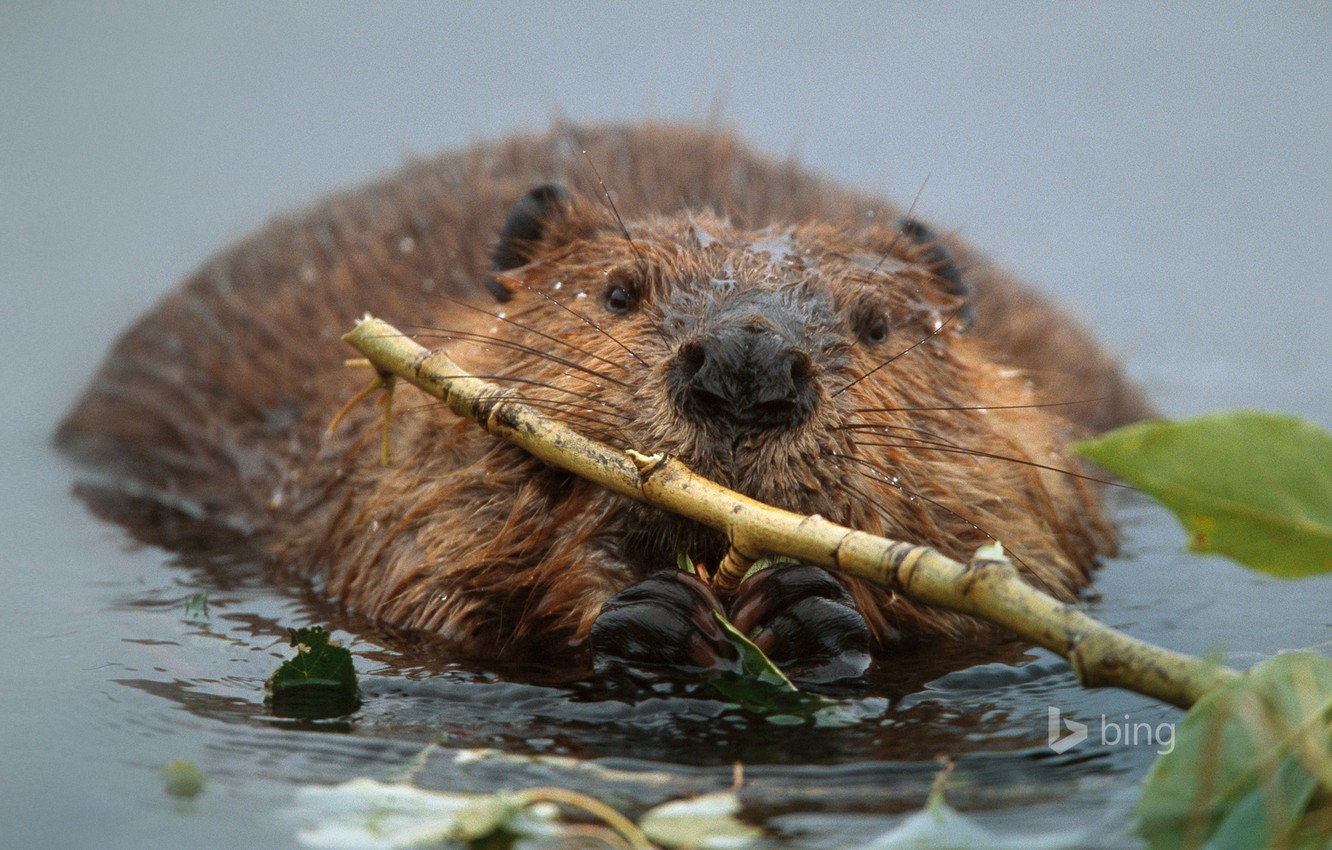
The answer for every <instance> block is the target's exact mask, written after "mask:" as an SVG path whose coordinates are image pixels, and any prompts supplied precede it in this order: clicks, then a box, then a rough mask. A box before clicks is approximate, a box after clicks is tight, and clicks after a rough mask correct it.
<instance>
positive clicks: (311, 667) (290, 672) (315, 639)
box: [264, 626, 360, 720]
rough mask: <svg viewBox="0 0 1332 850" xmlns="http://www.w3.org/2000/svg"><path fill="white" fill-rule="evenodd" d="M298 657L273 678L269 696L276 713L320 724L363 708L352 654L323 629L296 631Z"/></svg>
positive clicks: (293, 638) (267, 689)
mask: <svg viewBox="0 0 1332 850" xmlns="http://www.w3.org/2000/svg"><path fill="white" fill-rule="evenodd" d="M291 645H292V646H294V647H296V657H295V658H289V659H287V660H286V661H284V662H282V666H281V667H279V668H278V669H277V672H275V673H274V674H273V675H272V676H271V677H269V679H268V682H267V684H266V685H265V688H264V690H265V695H266V697H267V699H268V701H269V702H270V704H271V705H272V706H273V709H274V711H275V712H276V713H278V714H281V715H283V716H286V717H299V718H302V719H306V720H319V719H323V718H328V717H341V716H342V715H345V714H350V713H352V712H353V711H355V710H356V709H357V707H358V706H359V705H360V697H359V694H358V690H357V686H356V668H355V666H354V665H353V664H352V656H351V652H349V651H348V650H347V649H346V648H344V647H341V646H338V645H337V644H335V643H333V642H331V641H330V640H329V635H328V632H325V631H324V630H323V629H322V628H320V627H319V626H314V627H312V628H308V629H292V630H291Z"/></svg>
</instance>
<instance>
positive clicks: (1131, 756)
mask: <svg viewBox="0 0 1332 850" xmlns="http://www.w3.org/2000/svg"><path fill="white" fill-rule="evenodd" d="M80 495H81V496H82V497H83V498H84V499H85V501H86V502H87V503H88V504H89V506H90V507H91V508H92V509H93V510H94V512H96V513H97V514H98V515H99V516H102V517H103V518H106V519H110V520H113V521H115V522H117V523H118V524H120V525H122V526H123V527H125V528H126V529H127V531H128V532H129V533H130V535H131V536H132V537H133V538H134V539H135V540H136V541H138V542H139V543H141V544H144V545H149V546H159V547H170V548H171V549H172V550H173V552H174V554H172V555H171V556H170V558H169V561H168V563H169V564H170V565H171V567H172V569H171V571H170V573H169V578H170V580H169V581H167V582H164V583H163V584H160V585H158V586H154V587H137V588H125V587H124V586H123V585H122V586H119V587H117V588H116V592H115V593H114V595H113V599H112V600H111V602H110V606H109V607H110V608H111V609H112V610H113V611H119V612H122V613H123V614H124V615H125V616H127V617H129V618H132V622H133V629H134V632H135V633H134V634H131V635H127V636H125V638H124V641H125V643H124V644H123V645H124V646H126V647H127V649H126V653H127V654H129V655H133V656H135V660H134V661H133V662H128V663H126V665H125V666H126V667H127V669H130V670H134V671H136V675H131V676H125V677H123V678H118V679H115V680H113V681H114V682H115V683H116V684H117V685H119V686H123V687H127V688H129V689H132V690H133V691H135V692H138V693H141V694H145V695H148V696H149V697H150V698H151V699H150V705H155V707H152V708H150V709H149V710H147V711H143V712H141V713H140V716H139V721H140V722H142V723H148V724H152V725H154V726H155V727H157V728H158V730H159V731H162V732H164V733H165V732H167V731H168V730H170V729H171V728H172V727H177V728H181V727H198V726H199V725H200V724H201V723H202V724H203V726H202V729H203V734H204V736H205V739H206V742H207V743H206V747H207V752H208V754H209V757H210V764H209V771H210V782H213V783H215V784H216V783H222V784H225V783H226V782H228V781H232V782H235V783H239V784H248V783H251V782H254V781H267V782H274V783H278V784H279V785H281V786H285V787H293V786H297V785H302V784H309V783H336V782H340V781H344V780H347V779H350V778H354V777H357V776H370V777H374V778H379V779H392V778H394V777H396V776H399V775H401V773H402V772H403V771H405V770H406V769H407V767H408V766H409V765H412V764H413V763H414V760H415V759H417V757H418V756H420V755H421V754H422V752H423V750H424V748H426V747H427V746H435V747H436V749H434V750H432V752H431V754H430V755H429V757H428V758H425V759H424V765H423V766H421V767H420V768H419V770H418V771H417V772H416V774H415V777H416V779H415V781H416V782H417V784H419V785H421V786H422V787H427V788H436V789H441V790H458V791H485V790H499V789H503V788H518V787H531V786H537V785H552V784H553V785H560V786H563V787H569V788H575V789H577V790H581V791H584V792H586V793H589V794H592V795H594V796H598V797H600V798H602V799H605V800H607V801H610V802H613V803H614V804H615V805H617V806H619V807H621V808H624V809H625V810H627V811H630V812H632V811H635V810H639V809H641V808H643V807H646V806H650V805H655V804H657V803H660V802H663V801H665V800H667V799H672V798H677V797H680V796H682V795H689V794H696V793H702V792H706V791H715V790H720V789H724V788H726V787H729V786H730V785H731V783H732V781H733V774H734V770H735V767H734V766H735V764H736V763H741V764H743V765H744V778H745V780H744V785H743V789H742V791H741V799H742V801H743V802H744V804H745V807H746V816H747V817H748V818H750V819H751V820H754V821H756V822H759V823H763V824H765V825H767V826H768V827H769V828H770V829H777V830H778V831H779V833H780V831H781V830H782V829H783V827H782V825H783V824H786V825H787V826H786V827H785V829H786V830H789V832H787V833H781V834H782V837H785V838H788V839H790V840H791V842H792V843H793V844H795V845H799V846H820V845H821V844H828V843H836V842H841V841H844V840H845V839H846V838H847V837H848V835H851V834H854V833H855V832H856V830H857V829H859V828H863V830H864V831H865V833H866V835H867V836H868V835H872V834H874V833H876V832H880V831H883V829H885V828H886V827H887V826H888V825H889V824H890V823H891V822H892V821H891V819H889V816H893V815H899V814H901V813H904V812H908V811H912V810H915V809H917V808H919V806H920V805H921V804H922V802H923V801H924V799H925V796H926V794H927V793H928V790H929V786H930V783H931V781H932V779H933V777H934V776H935V774H936V772H937V771H938V769H939V763H938V762H937V760H936V759H937V757H939V756H947V757H949V758H951V759H953V760H954V762H955V764H956V770H955V774H954V780H953V784H952V786H951V790H950V792H949V800H950V802H951V803H952V804H953V805H954V806H955V807H958V808H962V809H969V810H972V811H982V812H984V811H994V812H996V813H1003V812H1010V811H1013V810H1014V809H1015V808H1017V809H1023V808H1031V807H1033V806H1049V805H1058V806H1059V807H1060V810H1061V811H1063V812H1067V811H1069V810H1086V811H1088V812H1091V813H1092V814H1090V815H1089V817H1095V818H1099V817H1102V816H1103V815H1104V812H1105V809H1104V806H1103V800H1102V799H1101V796H1102V794H1101V789H1103V788H1104V787H1107V785H1112V786H1115V787H1118V786H1122V785H1123V784H1124V783H1123V781H1120V780H1113V779H1111V778H1112V777H1114V776H1115V775H1117V774H1119V773H1124V772H1128V773H1130V774H1137V773H1141V771H1142V770H1144V769H1145V766H1146V764H1147V763H1148V761H1149V760H1150V757H1151V754H1150V753H1136V752H1132V751H1129V750H1126V749H1124V748H1120V749H1119V750H1112V749H1109V748H1106V747H1098V746H1095V745H1094V742H1089V744H1088V745H1087V746H1085V747H1082V748H1079V749H1076V750H1073V751H1070V752H1069V753H1066V754H1064V755H1062V756H1056V755H1055V754H1054V753H1053V752H1051V751H1050V750H1049V749H1048V748H1047V747H1046V745H1045V744H1046V741H1045V735H1046V721H1045V712H1046V710H1047V706H1049V705H1058V706H1059V707H1060V708H1061V710H1065V711H1070V712H1072V713H1073V714H1074V715H1077V714H1079V712H1080V713H1081V714H1082V715H1083V716H1084V717H1085V716H1088V715H1091V714H1092V713H1093V712H1094V711H1095V710H1097V705H1096V703H1095V702H1093V701H1092V700H1091V699H1089V697H1088V696H1087V694H1088V692H1085V691H1081V690H1080V689H1078V688H1077V686H1076V683H1075V682H1074V681H1073V679H1072V676H1071V674H1070V672H1069V671H1068V668H1067V665H1065V664H1064V663H1063V662H1062V661H1061V660H1059V659H1057V658H1053V657H1052V656H1050V655H1049V654H1047V653H1043V652H1033V651H1029V650H1027V649H1026V648H1025V647H1023V646H1021V645H1019V644H1016V643H1007V644H1000V645H998V646H995V647H989V648H987V649H985V650H984V651H980V650H978V649H976V648H974V647H972V648H965V649H957V648H937V647H931V648H924V649H917V650H915V651H913V652H906V653H903V655H902V656H901V657H900V658H899V659H898V660H897V663H895V664H894V665H892V666H891V668H885V669H876V670H875V671H873V673H872V675H871V676H870V678H869V680H868V682H867V683H866V686H865V687H863V688H860V689H857V690H856V691H855V692H853V693H847V694H841V695H839V701H840V704H841V705H842V707H843V708H844V710H845V713H846V714H847V715H849V716H850V717H852V718H853V719H854V722H852V723H850V724H849V725H845V726H839V727H824V726H818V725H813V724H810V723H806V724H805V725H803V726H797V727H791V726H783V725H778V724H774V723H772V722H769V721H767V720H765V719H763V718H760V717H757V716H754V715H751V714H748V713H746V712H744V711H742V710H740V709H739V708H737V707H735V706H733V705H729V704H728V703H726V702H725V701H723V700H722V699H721V698H719V697H718V696H717V695H716V694H715V693H714V692H712V691H711V690H710V689H709V688H708V687H707V686H706V685H704V684H700V683H693V684H683V683H667V682H660V683H655V684H653V685H650V686H645V685H641V684H640V685H633V686H629V685H626V684H625V683H623V682H612V681H606V680H595V679H592V680H584V679H571V678H569V677H568V676H567V675H565V676H563V677H561V676H560V675H559V674H552V673H551V672H550V671H543V670H532V669H522V668H500V669H478V668H476V667H472V666H469V665H467V664H465V663H459V662H450V661H446V660H443V659H442V657H441V656H442V655H444V653H443V652H441V649H440V647H439V645H438V644H437V643H432V642H429V641H422V640H421V639H420V638H418V637H413V636H411V635H404V634H401V633H396V632H390V631H385V630H384V629H382V628H379V627H377V626H376V625H375V624H374V623H371V622H368V621H365V620H363V619H360V618H357V617H356V616H355V615H352V614H349V613H347V612H346V611H343V610H341V609H339V608H338V607H336V606H333V605H330V604H329V603H327V602H326V601H324V600H322V599H321V598H319V597H318V595H317V594H316V593H315V592H314V591H313V590H312V589H311V588H310V587H309V586H307V585H305V584H303V583H299V582H295V581H292V580H290V579H289V578H287V577H285V576H283V575H281V574H278V573H275V572H274V571H273V570H271V569H269V568H267V567H265V566H264V565H263V564H261V563H260V562H258V560H257V559H256V558H255V557H254V556H253V554H252V553H250V552H248V551H247V550H246V548H245V546H244V541H243V538H240V537H238V536H237V535H236V534H234V533H232V532H228V531H226V530H219V529H216V528H212V527H208V526H205V525H202V524H200V523H197V522H194V521H192V520H191V519H190V518H189V517H188V516H185V515H183V514H179V513H174V512H165V513H164V512H163V509H162V508H161V507H160V506H157V505H155V504H151V503H143V504H139V503H135V502H134V500H131V499H125V498H124V497H123V496H120V495H119V494H113V493H111V492H109V491H105V490H97V489H95V488H89V487H85V488H82V489H81V491H80ZM199 594H206V598H207V613H206V614H205V613H204V612H203V610H202V608H201V606H200V605H199V604H198V600H197V598H196V597H197V596H198V595H199ZM191 599H195V600H196V601H195V603H194V604H192V605H190V606H189V607H187V605H186V603H187V601H188V600H191ZM311 623H317V624H322V625H324V626H325V627H326V628H328V629H329V630H330V631H333V632H335V633H336V634H337V636H338V638H339V639H340V640H342V641H343V642H344V644H346V645H348V646H349V648H350V649H351V650H352V652H353V654H354V656H355V658H356V663H357V668H358V673H359V675H360V681H361V696H362V703H361V707H360V709H359V710H358V711H357V712H356V713H354V714H353V715H351V716H349V717H345V718H339V719H336V720H333V721H320V722H296V721H290V720H284V719H282V718H278V717H275V716H273V715H272V714H271V712H269V710H268V709H267V708H266V707H265V705H264V702H263V683H264V681H265V679H266V678H267V677H268V676H269V675H270V674H271V673H272V672H273V671H274V670H275V669H276V668H277V666H278V665H279V664H280V663H281V660H282V658H283V657H285V655H286V654H288V652H289V649H288V647H287V629H288V627H292V626H301V625H306V624H311ZM172 708H174V709H183V712H176V711H172V710H170V709H172ZM164 709H166V710H164ZM848 818H851V820H848ZM856 818H861V820H856ZM853 824H860V827H854V826H851V825H853ZM1026 826H1027V827H1028V831H1029V829H1030V824H1027V825H1026ZM1057 826H1059V824H1054V823H1052V824H1051V827H1052V828H1054V827H1057ZM1117 841H1119V839H1118V838H1115V839H1113V840H1112V841H1111V842H1110V843H1111V844H1114V843H1115V842H1117Z"/></svg>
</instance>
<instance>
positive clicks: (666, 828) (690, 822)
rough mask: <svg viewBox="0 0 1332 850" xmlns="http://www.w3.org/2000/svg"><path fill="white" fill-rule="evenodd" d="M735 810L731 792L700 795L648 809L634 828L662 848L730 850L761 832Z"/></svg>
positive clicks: (761, 831) (746, 842) (751, 840)
mask: <svg viewBox="0 0 1332 850" xmlns="http://www.w3.org/2000/svg"><path fill="white" fill-rule="evenodd" d="M739 811H740V801H739V799H737V797H736V796H735V794H733V793H731V792H718V793H715V794H703V795H701V796H698V797H694V798H692V799H688V800H672V801H671V802H669V803H663V804H661V805H660V806H657V807H655V808H652V809H649V810H648V811H647V813H646V814H644V815H643V818H642V820H640V821H639V822H638V827H639V829H641V830H643V834H644V835H646V836H647V837H648V838H649V839H651V840H652V841H654V842H655V843H657V844H659V845H661V846H662V847H687V848H693V850H730V848H740V847H748V846H749V845H751V844H753V843H754V841H755V840H756V839H757V838H758V837H759V836H761V835H762V834H763V830H761V829H759V828H758V827H756V826H753V825H751V824H747V823H745V822H744V821H742V820H740V819H738V818H737V817H736V814H738V813H739Z"/></svg>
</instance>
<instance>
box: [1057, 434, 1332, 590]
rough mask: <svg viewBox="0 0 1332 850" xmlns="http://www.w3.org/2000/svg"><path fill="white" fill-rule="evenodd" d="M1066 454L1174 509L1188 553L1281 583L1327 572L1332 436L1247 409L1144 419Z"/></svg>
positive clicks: (1331, 537) (1331, 568) (1331, 539)
mask: <svg viewBox="0 0 1332 850" xmlns="http://www.w3.org/2000/svg"><path fill="white" fill-rule="evenodd" d="M1073 450H1074V451H1076V452H1077V453H1079V454H1081V455H1083V456H1085V457H1087V458H1090V459H1091V460H1093V461H1095V462H1096V463H1098V464H1099V465H1101V466H1102V467H1104V468H1105V469H1107V470H1109V471H1111V472H1113V473H1114V474H1115V475H1118V476H1119V477H1121V478H1123V479H1124V480H1125V481H1127V482H1129V483H1130V484H1133V485H1134V486H1136V487H1139V488H1141V489H1142V490H1145V491H1146V492H1147V493H1149V494H1151V495H1152V496H1153V497H1154V498H1156V499H1157V500H1159V501H1160V502H1161V503H1162V504H1164V505H1165V506H1166V507H1168V508H1169V509H1170V510H1171V511H1173V512H1174V514H1175V516H1177V517H1179V520H1180V522H1182V523H1183V524H1184V527H1185V529H1187V531H1188V533H1189V538H1190V539H1189V545H1190V548H1192V549H1194V550H1195V551H1199V552H1218V553H1220V554H1223V555H1227V556H1229V557H1231V558H1234V559H1235V560H1237V561H1239V562H1240V563H1243V564H1245V565H1247V566H1249V567H1252V568H1254V569H1257V570H1262V571H1263V572H1267V573H1271V574H1273V575H1276V576H1281V577H1283V578H1293V577H1296V576H1304V575H1313V574H1316V573H1326V572H1332V434H1328V432H1327V431H1325V430H1323V429H1322V428H1320V427H1318V426H1317V425H1315V424H1313V423H1312V422H1308V421H1306V420H1303V419H1299V418H1296V417H1292V416H1282V415H1278V414H1269V413H1254V412H1244V411H1240V412H1235V413H1224V414H1215V415H1211V416H1203V417H1199V418H1197V419H1192V420H1187V421H1182V422H1141V423H1138V424H1137V425H1130V426H1128V427H1127V428H1120V429H1118V430H1115V431H1111V432H1109V433H1108V434H1104V435H1102V436H1101V437H1100V438H1098V439H1095V440H1089V441H1086V442H1082V443H1077V444H1075V445H1074V446H1073Z"/></svg>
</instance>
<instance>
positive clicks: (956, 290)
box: [897, 218, 976, 328]
mask: <svg viewBox="0 0 1332 850" xmlns="http://www.w3.org/2000/svg"><path fill="white" fill-rule="evenodd" d="M897 229H898V230H899V231H900V232H901V233H902V235H903V236H905V237H906V238H908V239H910V240H911V241H912V242H913V243H914V244H916V245H919V246H920V247H921V248H922V249H923V254H922V259H923V260H924V261H925V263H924V264H925V265H926V266H928V267H929V269H930V271H932V272H934V273H935V274H936V275H938V276H939V277H940V278H941V279H942V280H943V281H944V283H945V284H947V285H946V286H945V287H944V289H945V291H947V292H948V294H949V295H956V296H957V297H958V298H961V299H962V306H961V307H960V308H958V311H957V319H958V321H959V322H960V323H961V326H962V327H963V328H966V327H969V326H970V325H971V323H972V322H973V321H975V319H976V309H975V307H974V306H973V305H972V295H974V294H975V293H974V291H973V290H972V287H971V283H970V282H969V281H968V280H967V279H966V278H965V277H964V276H963V275H962V269H961V267H960V266H958V264H957V260H956V259H954V257H953V252H952V251H950V250H948V246H947V245H946V244H944V240H943V237H942V236H940V235H939V234H937V233H935V232H934V230H933V229H932V228H931V227H930V226H929V225H927V224H925V223H923V222H921V221H918V220H916V219H914V218H904V219H902V220H901V221H899V222H898V223H897Z"/></svg>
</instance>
